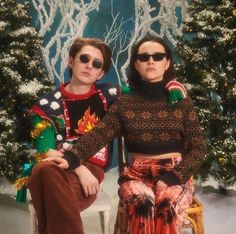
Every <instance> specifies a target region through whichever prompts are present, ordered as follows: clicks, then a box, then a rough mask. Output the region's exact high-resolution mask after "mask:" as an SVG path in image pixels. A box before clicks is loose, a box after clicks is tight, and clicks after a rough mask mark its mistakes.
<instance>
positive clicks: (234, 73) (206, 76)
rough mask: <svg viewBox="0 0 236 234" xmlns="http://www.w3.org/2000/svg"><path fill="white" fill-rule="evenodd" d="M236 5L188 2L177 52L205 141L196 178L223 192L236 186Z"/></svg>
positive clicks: (210, 0) (221, 1)
mask: <svg viewBox="0 0 236 234" xmlns="http://www.w3.org/2000/svg"><path fill="white" fill-rule="evenodd" d="M235 25H236V2H235V1H232V0H231V1H230V0H205V1H200V0H192V1H191V4H190V8H189V19H188V20H187V21H186V22H185V27H184V36H183V37H182V38H180V39H179V43H178V45H177V47H176V52H177V54H178V55H179V57H180V59H181V60H182V63H181V64H179V65H178V66H177V77H179V78H180V79H182V81H183V82H184V83H185V84H186V86H187V88H188V89H189V90H188V91H189V95H190V96H191V97H192V99H193V100H194V102H195V104H196V107H197V109H198V113H199V118H200V122H201V124H202V127H203V128H204V132H205V135H206V139H207V148H208V155H207V158H206V160H205V161H204V163H203V165H202V167H201V168H200V170H199V173H198V175H199V177H200V178H201V179H203V180H206V179H207V178H208V176H209V175H211V176H213V178H215V179H216V180H217V181H218V184H219V186H222V187H223V188H224V189H226V188H227V187H228V186H230V185H233V184H234V183H235V182H236V140H235V139H236V118H235V117H236V108H235V107H236V105H235V103H236V60H235V58H236V47H235V45H236V27H235Z"/></svg>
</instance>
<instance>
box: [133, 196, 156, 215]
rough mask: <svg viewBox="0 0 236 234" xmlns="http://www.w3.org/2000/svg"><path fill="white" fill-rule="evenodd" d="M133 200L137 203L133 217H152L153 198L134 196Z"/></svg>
mask: <svg viewBox="0 0 236 234" xmlns="http://www.w3.org/2000/svg"><path fill="white" fill-rule="evenodd" d="M134 200H136V201H137V203H136V204H135V215H136V216H142V217H145V218H147V217H152V216H153V211H154V201H153V198H152V197H150V196H148V195H145V194H140V195H134Z"/></svg>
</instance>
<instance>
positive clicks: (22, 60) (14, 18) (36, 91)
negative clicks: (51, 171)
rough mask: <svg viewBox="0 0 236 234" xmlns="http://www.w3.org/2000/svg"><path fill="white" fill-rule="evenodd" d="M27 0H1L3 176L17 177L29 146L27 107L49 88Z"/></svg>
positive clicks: (0, 142)
mask: <svg viewBox="0 0 236 234" xmlns="http://www.w3.org/2000/svg"><path fill="white" fill-rule="evenodd" d="M30 24H31V18H30V16H29V14H28V4H19V3H17V1H16V0H1V1H0V48H1V53H0V80H1V85H0V176H6V177H7V178H9V179H15V177H16V175H17V174H18V173H19V170H20V167H21V165H22V163H23V161H25V160H27V157H28V149H30V128H31V127H30V121H29V118H28V117H27V109H28V108H29V107H30V106H31V105H32V104H33V103H34V102H35V100H36V98H38V97H39V96H40V95H42V94H43V93H44V92H47V91H49V89H50V86H51V84H50V82H49V81H48V79H47V78H46V76H45V70H44V69H43V66H42V60H41V55H40V53H41V52H40V45H41V40H40V39H39V38H38V36H37V32H36V30H35V29H34V28H32V27H30Z"/></svg>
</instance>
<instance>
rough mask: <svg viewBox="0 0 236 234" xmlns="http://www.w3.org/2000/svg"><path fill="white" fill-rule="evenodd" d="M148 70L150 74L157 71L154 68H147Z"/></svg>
mask: <svg viewBox="0 0 236 234" xmlns="http://www.w3.org/2000/svg"><path fill="white" fill-rule="evenodd" d="M146 70H147V71H149V72H153V71H156V69H155V68H152V67H149V68H147V69H146Z"/></svg>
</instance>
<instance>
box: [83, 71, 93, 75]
mask: <svg viewBox="0 0 236 234" xmlns="http://www.w3.org/2000/svg"><path fill="white" fill-rule="evenodd" d="M82 74H83V75H84V76H91V74H90V73H89V72H86V71H83V72H82Z"/></svg>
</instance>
